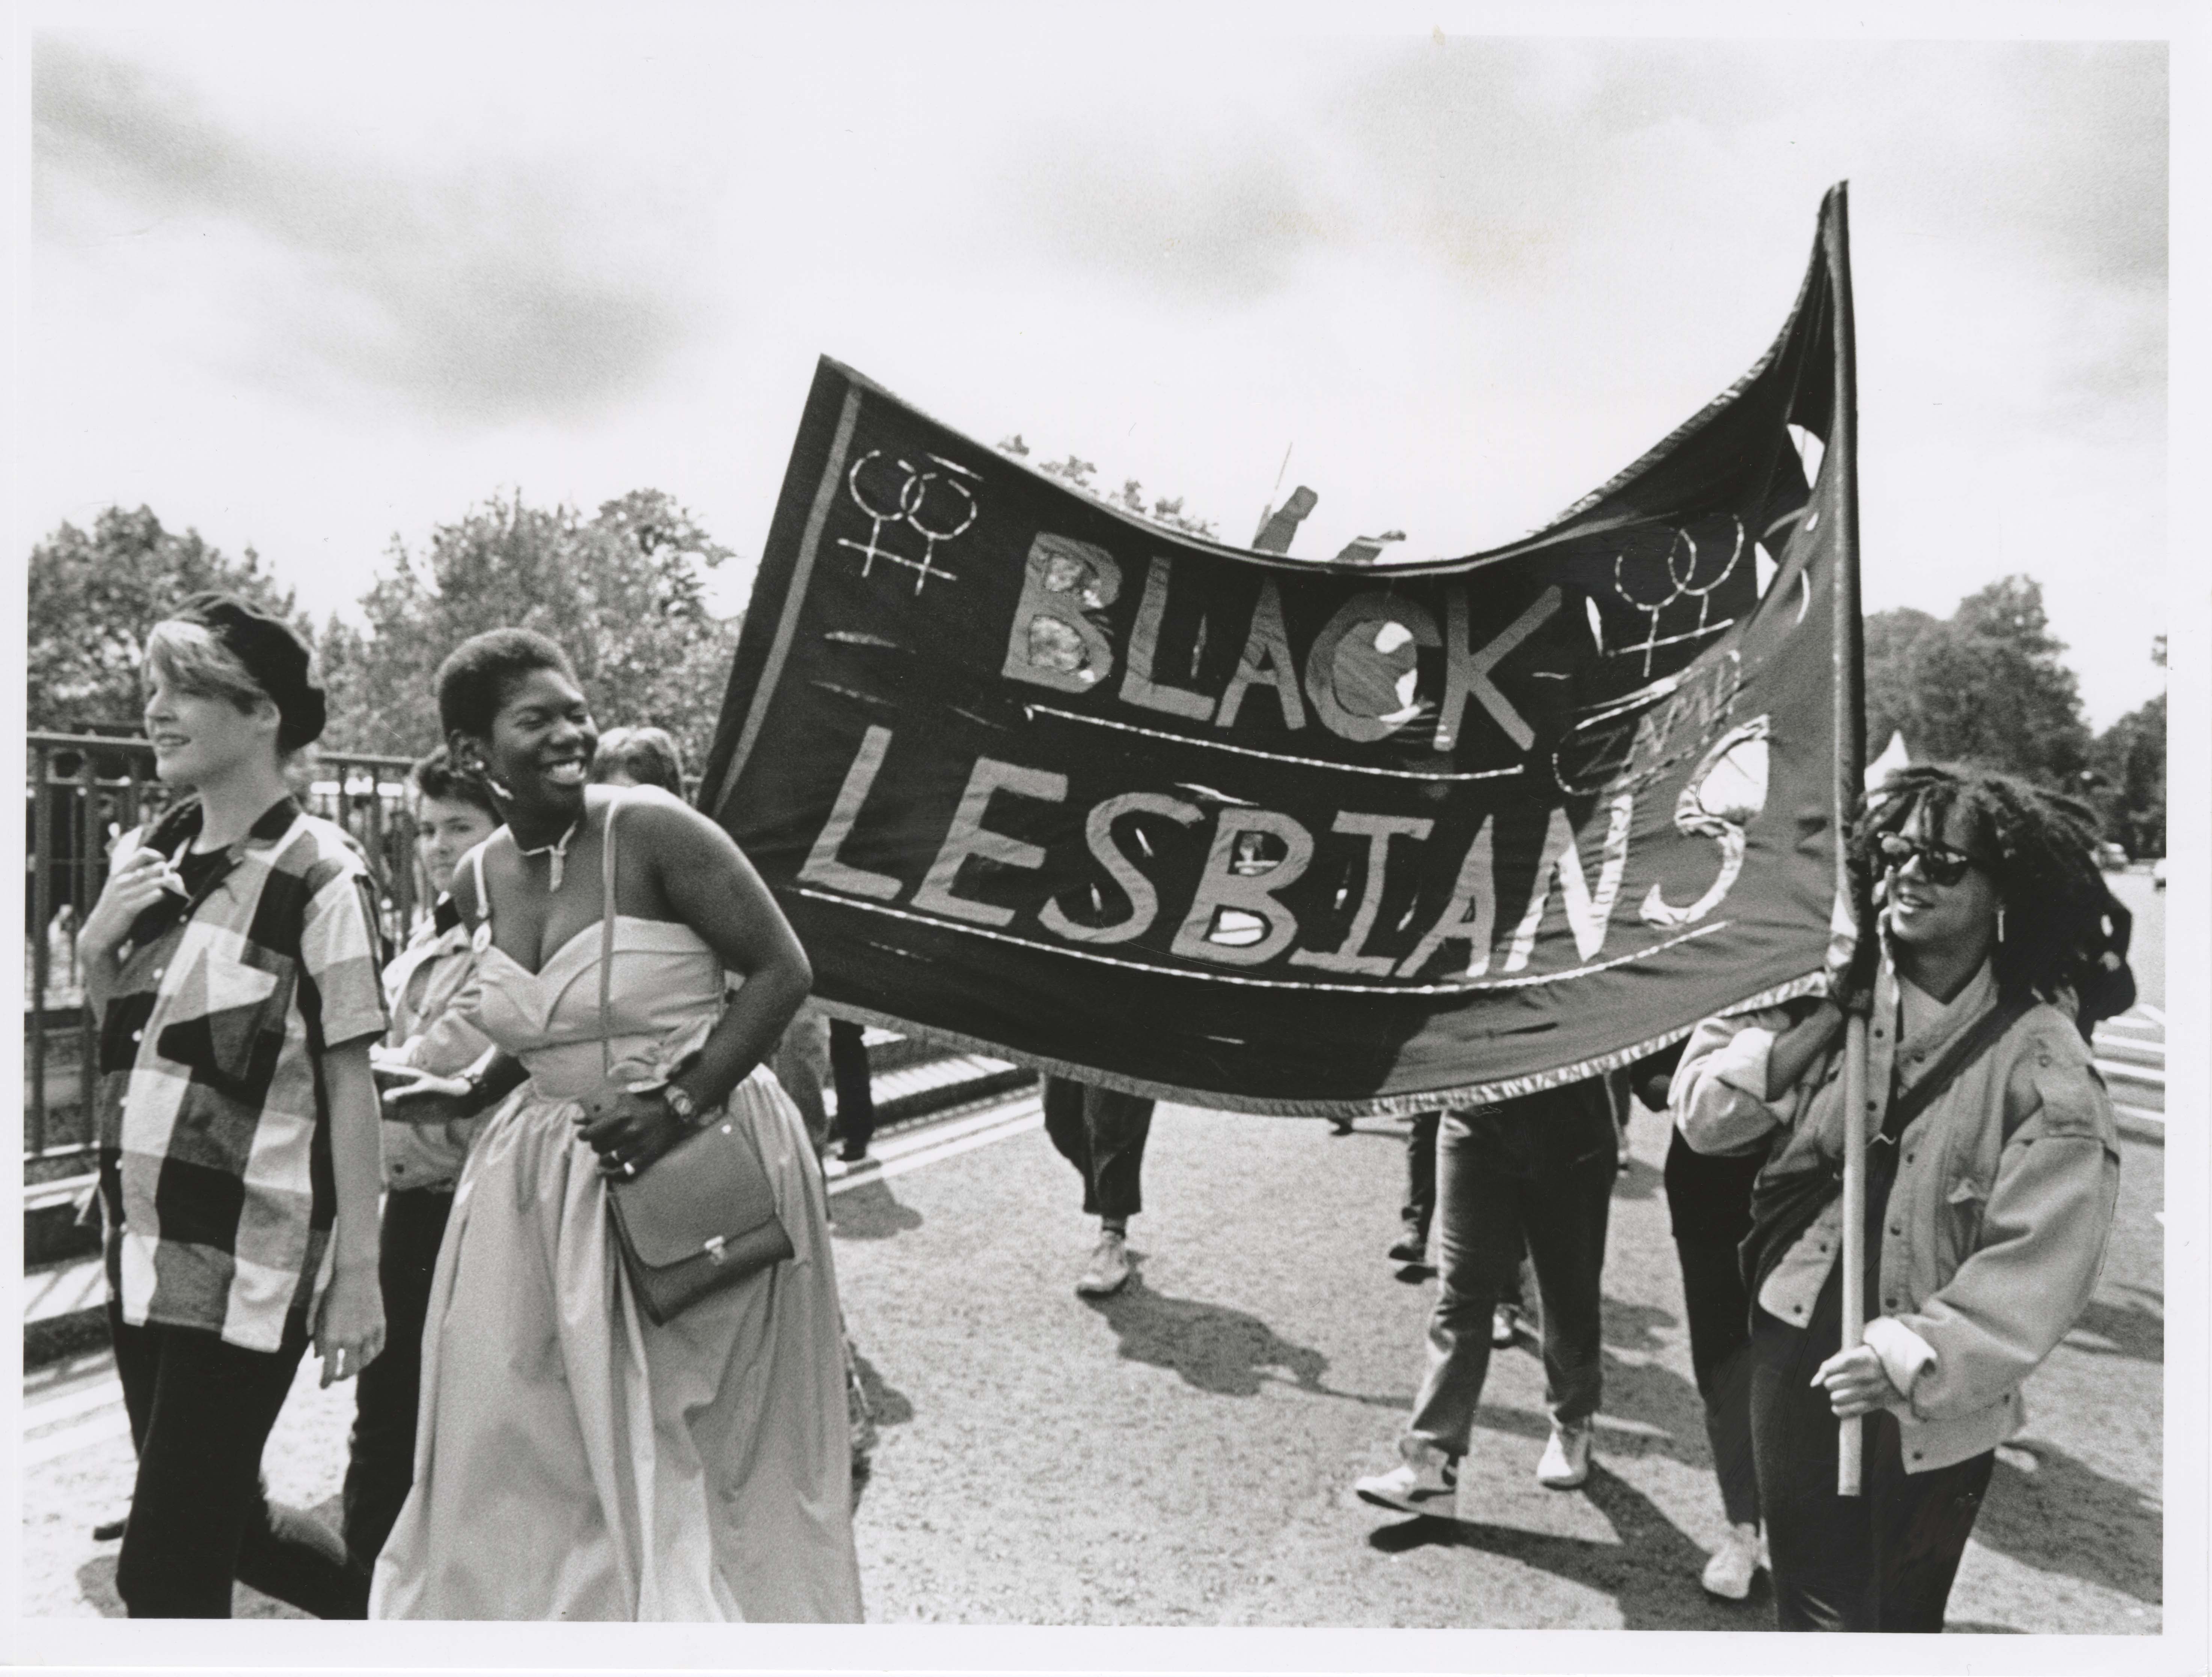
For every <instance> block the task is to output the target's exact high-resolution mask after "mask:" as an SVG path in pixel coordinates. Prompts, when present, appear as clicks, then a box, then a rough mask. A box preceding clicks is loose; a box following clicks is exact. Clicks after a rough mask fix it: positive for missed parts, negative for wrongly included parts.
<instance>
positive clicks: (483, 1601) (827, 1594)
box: [370, 629, 860, 1622]
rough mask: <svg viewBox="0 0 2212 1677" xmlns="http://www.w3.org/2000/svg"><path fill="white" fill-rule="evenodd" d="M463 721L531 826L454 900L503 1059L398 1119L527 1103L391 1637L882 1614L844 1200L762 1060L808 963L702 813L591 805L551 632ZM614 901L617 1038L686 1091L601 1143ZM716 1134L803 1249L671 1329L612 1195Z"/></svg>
mask: <svg viewBox="0 0 2212 1677" xmlns="http://www.w3.org/2000/svg"><path fill="white" fill-rule="evenodd" d="M438 701H439V710H440V715H441V720H442V722H443V723H444V725H445V727H446V730H447V736H448V739H449V742H450V744H451V746H452V750H453V756H454V759H455V761H456V762H457V763H461V764H463V765H465V766H469V767H471V768H472V769H473V770H474V771H475V772H476V773H477V774H478V775H481V776H482V777H483V780H484V781H485V782H486V784H487V785H488V786H489V787H490V789H491V791H492V793H493V795H494V797H495V799H497V800H498V802H499V805H500V808H501V812H502V813H503V814H504V815H505V816H506V817H507V825H506V826H504V827H502V828H501V829H500V830H499V831H497V832H495V834H493V835H492V836H491V837H490V838H489V840H487V841H486V842H484V844H483V847H482V848H480V849H479V850H478V851H477V853H475V854H474V855H473V856H472V857H471V860H470V861H469V862H468V863H466V864H465V865H464V866H463V867H462V868H461V869H460V870H459V872H457V874H456V876H455V879H454V896H455V898H456V900H457V901H458V902H459V903H460V906H461V908H462V909H463V912H464V913H465V914H468V915H469V916H470V918H471V920H472V921H474V922H475V923H476V924H477V927H478V932H477V936H478V938H479V939H480V940H481V941H482V942H483V945H484V957H483V961H482V963H481V964H480V968H479V975H478V978H477V981H476V984H475V986H474V987H473V991H472V993H469V994H466V995H465V997H464V998H463V1000H462V1002H461V1003H460V1004H459V1005H461V1006H465V1007H466V1008H467V1009H469V1010H470V1012H471V1017H472V1018H474V1019H475V1021H476V1022H477V1024H478V1025H479V1026H480V1028H481V1029H482V1030H483V1031H484V1033H485V1034H486V1035H487V1036H489V1037H490V1038H491V1039H492V1040H493V1041H494V1042H495V1043H497V1044H498V1045H499V1048H500V1049H501V1058H500V1059H498V1060H494V1061H493V1062H492V1063H491V1065H490V1066H489V1067H484V1068H479V1070H478V1071H477V1072H476V1073H475V1075H474V1076H473V1078H472V1079H450V1080H441V1079H423V1080H422V1082H421V1083H420V1084H418V1085H416V1086H415V1091H410V1093H409V1094H408V1095H401V1094H399V1093H398V1091H394V1092H393V1095H392V1096H388V1097H387V1098H388V1099H392V1098H396V1099H397V1100H398V1101H399V1102H400V1103H402V1105H403V1107H404V1102H405V1101H406V1100H407V1099H408V1098H410V1096H411V1097H414V1098H418V1099H419V1098H422V1097H431V1098H432V1099H433V1100H434V1103H435V1101H438V1100H442V1101H446V1102H448V1103H454V1104H458V1105H459V1106H463V1107H467V1106H477V1105H489V1103H490V1102H491V1101H493V1100H495V1099H497V1098H498V1097H499V1096H500V1095H501V1093H502V1092H503V1091H505V1090H506V1089H508V1088H513V1089H516V1090H517V1091H518V1092H517V1093H516V1094H515V1096H514V1098H513V1100H511V1101H510V1102H508V1103H507V1105H506V1106H504V1107H502V1108H501V1109H500V1110H499V1111H498V1112H497V1113H496V1114H495V1116H494V1117H493V1118H492V1120H491V1121H490V1122H489V1124H488V1125H487V1126H486V1127H485V1129H484V1132H483V1134H482V1135H481V1136H480V1137H479V1138H478V1139H477V1143H476V1145H475V1147H474V1149H473V1151H471V1155H470V1157H469V1161H468V1164H467V1165H466V1167H465V1170H464V1171H463V1174H462V1176H461V1179H460V1182H459V1187H458V1188H457V1190H456V1193H455V1195H454V1203H453V1218H452V1221H451V1223H450V1224H449V1225H448V1227H447V1231H446V1238H445V1243H444V1246H443V1247H442V1249H441V1251H440V1253H439V1258H438V1270H437V1276H436V1279H435V1283H434V1290H433V1293H432V1297H431V1303H430V1311H429V1317H428V1324H427V1326H426V1327H425V1328H424V1330H423V1341H422V1409H421V1424H420V1426H419V1429H418V1432H417V1443H416V1460H415V1483H414V1487H413V1489H412V1491H411V1492H410V1494H409V1497H408V1500H407V1504H406V1506H405V1507H404V1510H402V1511H401V1513H400V1516H399V1521H398V1525H397V1526H396V1527H394V1528H393V1530H392V1536H391V1538H390V1540H388V1541H387V1542H386V1546H385V1549H384V1552H383V1554H382V1555H381V1556H380V1558H379V1559H378V1561H377V1565H376V1574H375V1586H374V1595H373V1598H372V1601H371V1607H370V1613H371V1616H372V1617H378V1618H389V1619H710V1620H711V1619H751V1620H757V1621H761V1620H764V1621H784V1622H794V1621H815V1622H824V1621H828V1622H855V1621H858V1620H859V1619H860V1568H859V1563H858V1560H857V1559H856V1557H855V1554H854V1547H853V1527H852V1515H851V1509H852V1493H851V1478H850V1464H849V1457H848V1445H847V1438H846V1408H845V1381H844V1365H843V1341H842V1336H841V1334H840V1329H839V1319H838V1307H837V1288H836V1274H835V1267H834V1263H833V1261H832V1257H831V1252H830V1243H829V1227H828V1215H827V1206H826V1202H825V1201H824V1200H823V1188H822V1182H821V1178H820V1175H819V1173H818V1172H817V1170H815V1168H814V1159H813V1151H812V1148H811V1145H810V1144H809V1142H808V1139H807V1135H806V1131H805V1125H804V1123H803V1121H801V1119H800V1117H799V1113H798V1110H797V1109H796V1108H794V1107H793V1105H792V1103H791V1102H790V1100H789V1099H788V1098H787V1097H786V1096H785V1094H784V1092H783V1091H782V1090H781V1088H780V1087H779V1086H778V1085H777V1084H776V1081H775V1077H774V1075H773V1074H772V1073H771V1072H769V1070H768V1069H767V1067H766V1066H763V1065H762V1064H761V1060H762V1057H763V1055H764V1054H767V1053H769V1051H771V1050H772V1049H773V1048H774V1046H775V1041H776V1038H777V1036H779V1034H780V1033H781V1030H782V1029H783V1027H784V1024H785V1023H786V1021H787V1020H788V1019H789V1018H790V1016H791V1014H792V1012H793V1011H794V1010H795V1009H796V1008H797V1006H799V1001H800V1000H802V999H803V998H804V997H805V993H806V991H807V987H808V985H809V983H810V982H811V974H810V972H809V970H808V968H807V963H806V957H805V954H804V953H803V952H802V951H800V949H799V943H798V940H797V939H796V938H795V937H794V936H793V933H792V930H791V927H790V926H789V925H788V923H787V922H786V921H785V920H784V918H783V915H782V914H781V912H780V911H779V910H778V909H777V908H776V906H775V902H774V900H773V899H772V898H771V897H770V896H769V893H768V890H767V889H766V887H764V886H763V884H761V881H760V879H759V877H758V876H757V874H756V873H755V872H753V870H752V868H751V866H750V864H749V863H747V862H746V860H745V859H744V856H743V855H742V854H740V853H739V852H738V848H737V846H736V845H735V844H734V843H733V842H732V841H731V840H730V838H729V837H728V836H727V835H726V834H725V833H723V832H722V830H721V829H720V828H718V827H716V826H715V825H714V823H712V822H710V821H709V820H708V819H707V818H706V817H704V816H703V815H701V814H700V813H699V812H698V811H695V810H692V809H690V807H688V806H687V805H684V804H683V803H682V802H681V801H680V800H678V799H675V798H672V797H670V796H668V795H666V794H665V793H661V792H659V791H657V790H654V789H651V788H629V789H617V788H614V787H600V786H587V785H586V776H587V774H588V770H589V768H590V764H591V760H592V745H593V729H592V720H591V716H590V714H589V711H588V708H586V704H585V702H584V697H583V694H582V692H581V690H580V689H579V687H578V685H577V684H576V680H575V677H574V672H573V671H571V670H570V668H569V666H568V660H567V659H565V658H564V657H563V656H562V653H561V651H560V649H559V648H558V647H556V646H555V645H554V644H553V643H552V642H551V641H547V640H546V639H545V638H544V637H543V636H542V635H535V634H532V633H530V632H528V631H525V630H519V629H501V630H495V631H493V632H492V633H491V634H489V635H478V636H477V637H476V638H475V639H473V640H471V641H467V642H465V644H464V645H463V646H462V647H459V649H458V650H457V651H456V652H455V653H453V656H452V657H451V658H450V659H447V662H446V665H444V667H443V668H441V670H440V671H439V676H438ZM610 889H611V890H612V893H613V897H614V902H613V905H612V906H613V909H614V913H615V916H616V918H615V925H614V940H613V956H612V961H611V985H610V996H609V1010H608V1015H607V1020H608V1024H607V1027H606V1031H605V1036H606V1037H607V1039H608V1040H609V1042H610V1046H611V1052H612V1058H613V1060H614V1062H615V1066H616V1072H617V1076H619V1077H622V1078H623V1079H628V1080H630V1081H633V1082H635V1083H637V1084H647V1085H650V1084H656V1083H659V1082H661V1081H662V1080H664V1079H665V1084H666V1086H665V1088H655V1089H650V1090H648V1091H647V1092H642V1093H638V1094H635V1095H632V1096H630V1097H628V1099H627V1100H626V1102H625V1103H624V1105H623V1108H622V1109H620V1110H619V1111H617V1113H615V1114H614V1115H612V1116H611V1117H610V1118H607V1119H603V1120H600V1121H597V1122H594V1123H593V1124H592V1125H591V1126H590V1127H588V1128H586V1127H585V1126H584V1120H583V1114H582V1109H581V1107H580V1104H579V1103H580V1099H581V1097H584V1096H586V1095H587V1094H589V1093H590V1092H591V1091H592V1090H594V1089H595V1088H597V1087H598V1086H599V1084H600V1081H601V1078H602V1062H603V1050H602V1048H601V1042H602V1036H603V1033H602V1028H601V1023H600V1011H599V989H600V986H599V960H600V944H601V927H600V919H601V909H602V903H603V902H604V901H605V893H606V891H607V890H610ZM732 975H734V977H735V978H737V979H738V980H741V982H739V983H738V987H737V989H736V992H735V993H734V995H732V996H728V997H727V1000H726V994H727V986H728V984H729V983H730V982H731V981H732ZM525 1078H526V1079H527V1083H526V1085H525V1084H524V1081H523V1080H524V1079H525ZM416 1091H419V1093H417V1092H416ZM708 1115H715V1116H717V1117H726V1118H728V1119H734V1120H736V1121H738V1122H739V1123H741V1124H743V1125H744V1127H745V1128H746V1129H747V1131H748V1132H749V1133H750V1136H751V1139H752V1140H753V1143H754V1145H756V1146H757V1148H758V1150H759V1152H760V1156H761V1157H762V1159H763V1163H764V1164H766V1166H767V1169H768V1173H769V1177H770V1180H771V1182H773V1184H774V1187H775V1200H776V1209H777V1211H778V1213H779V1214H780V1216H781V1218H782V1221H783V1224H784V1227H785V1229H786V1230H787V1231H788V1233H789V1234H790V1236H791V1240H792V1244H793V1248H794V1255H793V1256H792V1257H791V1258H790V1259H789V1260H787V1261H785V1262H782V1263H780V1264H777V1265H775V1266H774V1267H771V1268H769V1269H768V1270H765V1271H763V1272H761V1273H758V1274H756V1275H754V1276H751V1277H750V1278H749V1279H745V1280H744V1281H740V1282H738V1283H737V1284H736V1285H732V1286H730V1287H727V1288H725V1289H724V1290H723V1291H720V1292H718V1293H715V1294H714V1295H712V1296H710V1297H708V1298H706V1299H704V1300H703V1301H702V1302H700V1303H696V1304H694V1305H693V1306H691V1307H690V1309H687V1310H685V1311H684V1312H683V1313H682V1314H681V1315H678V1316H677V1317H675V1318H674V1319H673V1320H672V1321H671V1322H667V1323H665V1324H664V1325H661V1326H657V1327H656V1326H655V1325H653V1323H652V1322H648V1321H647V1319H646V1316H645V1314H644V1312H643V1311H642V1310H641V1309H640V1308H639V1306H638V1303H637V1301H636V1300H635V1297H633V1296H632V1293H631V1291H630V1287H629V1281H628V1279H627V1278H626V1276H625V1275H624V1273H623V1267H622V1261H621V1254H620V1250H619V1248H618V1246H617V1242H616V1239H615V1235H614V1230H613V1227H612V1222H611V1218H610V1216H609V1213H608V1210H607V1204H606V1190H605V1178H606V1176H608V1175H611V1174H616V1173H621V1174H628V1173H630V1172H634V1171H641V1170H646V1169H647V1168H649V1167H650V1166H651V1165H652V1164H653V1160H654V1159H655V1158H657V1157H659V1156H660V1154H661V1153H663V1152H665V1151H666V1150H667V1149H668V1148H669V1147H671V1146H672V1145H675V1144H676V1143H677V1142H678V1141H680V1140H681V1139H684V1135H685V1134H686V1133H688V1132H689V1131H690V1128H691V1127H692V1125H693V1124H694V1123H695V1122H698V1121H704V1119H705V1118H706V1117H707V1116H708Z"/></svg>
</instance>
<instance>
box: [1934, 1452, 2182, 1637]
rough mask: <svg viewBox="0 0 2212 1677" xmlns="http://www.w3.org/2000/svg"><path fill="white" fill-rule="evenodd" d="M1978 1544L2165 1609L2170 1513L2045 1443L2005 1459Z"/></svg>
mask: <svg viewBox="0 0 2212 1677" xmlns="http://www.w3.org/2000/svg"><path fill="white" fill-rule="evenodd" d="M2023 1459H2026V1460H2032V1461H2033V1463H2034V1466H2033V1468H2029V1467H2024V1466H2023V1465H2021V1463H2022V1460H2023ZM1974 1540H1975V1541H1976V1542H1977V1543H1979V1544H1980V1545H1981V1546H1983V1547H1984V1548H1986V1549H1992V1550H1994V1551H1996V1552H1997V1553H1998V1554H2001V1555H2004V1556H2006V1557H2008V1559H2013V1560H2016V1561H2019V1562H2020V1563H2021V1565H2026V1566H2032V1567H2033V1568H2034V1569H2035V1570H2036V1571H2039V1572H2055V1573H2057V1574H2059V1575H2061V1576H2063V1577H2069V1578H2079V1579H2081V1581H2082V1582H2083V1583H2093V1584H2096V1585H2098V1586H2099V1587H2100V1588H2101V1589H2109V1590H2112V1591H2114V1592H2116V1593H2117V1594H2119V1595H2126V1596H2130V1597H2132V1598H2133V1599H2134V1600H2136V1601H2142V1602H2146V1603H2148V1605H2150V1606H2152V1607H2163V1606H2164V1605H2165V1601H2166V1589H2165V1571H2166V1515H2165V1512H2164V1510H2162V1509H2160V1506H2159V1505H2158V1504H2156V1503H2154V1502H2152V1501H2151V1500H2150V1499H2149V1498H2147V1497H2145V1496H2144V1495H2143V1494H2142V1492H2139V1491H2137V1490H2136V1489H2134V1488H2133V1487H2132V1486H2125V1485H2122V1484H2121V1483H2119V1481H2118V1480H2111V1479H2107V1478H2106V1477H2105V1476H2104V1475H2103V1474H2102V1473H2098V1472H2097V1471H2096V1470H2095V1469H2094V1468H2093V1467H2089V1466H2088V1465H2087V1463H2085V1462H2083V1461H2081V1460H2079V1459H2078V1458H2076V1457H2075V1456H2072V1455H2068V1454H2067V1453H2066V1452H2065V1451H2064V1450H2063V1449H2059V1448H2058V1447H2057V1445H2056V1444H2051V1443H2045V1442H2044V1441H2043V1440H2042V1439H2039V1438H2032V1439H2015V1441H2014V1442H2013V1443H2011V1444H2009V1445H2008V1446H2007V1447H2006V1448H2005V1449H2002V1450H2001V1451H2000V1452H1999V1453H1998V1455H1997V1463H1996V1472H1995V1473H1993V1474H1992V1475H1991V1476H1990V1489H1989V1494H1988V1495H1987V1496H1986V1497H1985V1498H1984V1499H1983V1503H1982V1512H1981V1517H1980V1518H1979V1519H1978V1520H1977V1521H1975V1522H1974Z"/></svg>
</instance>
